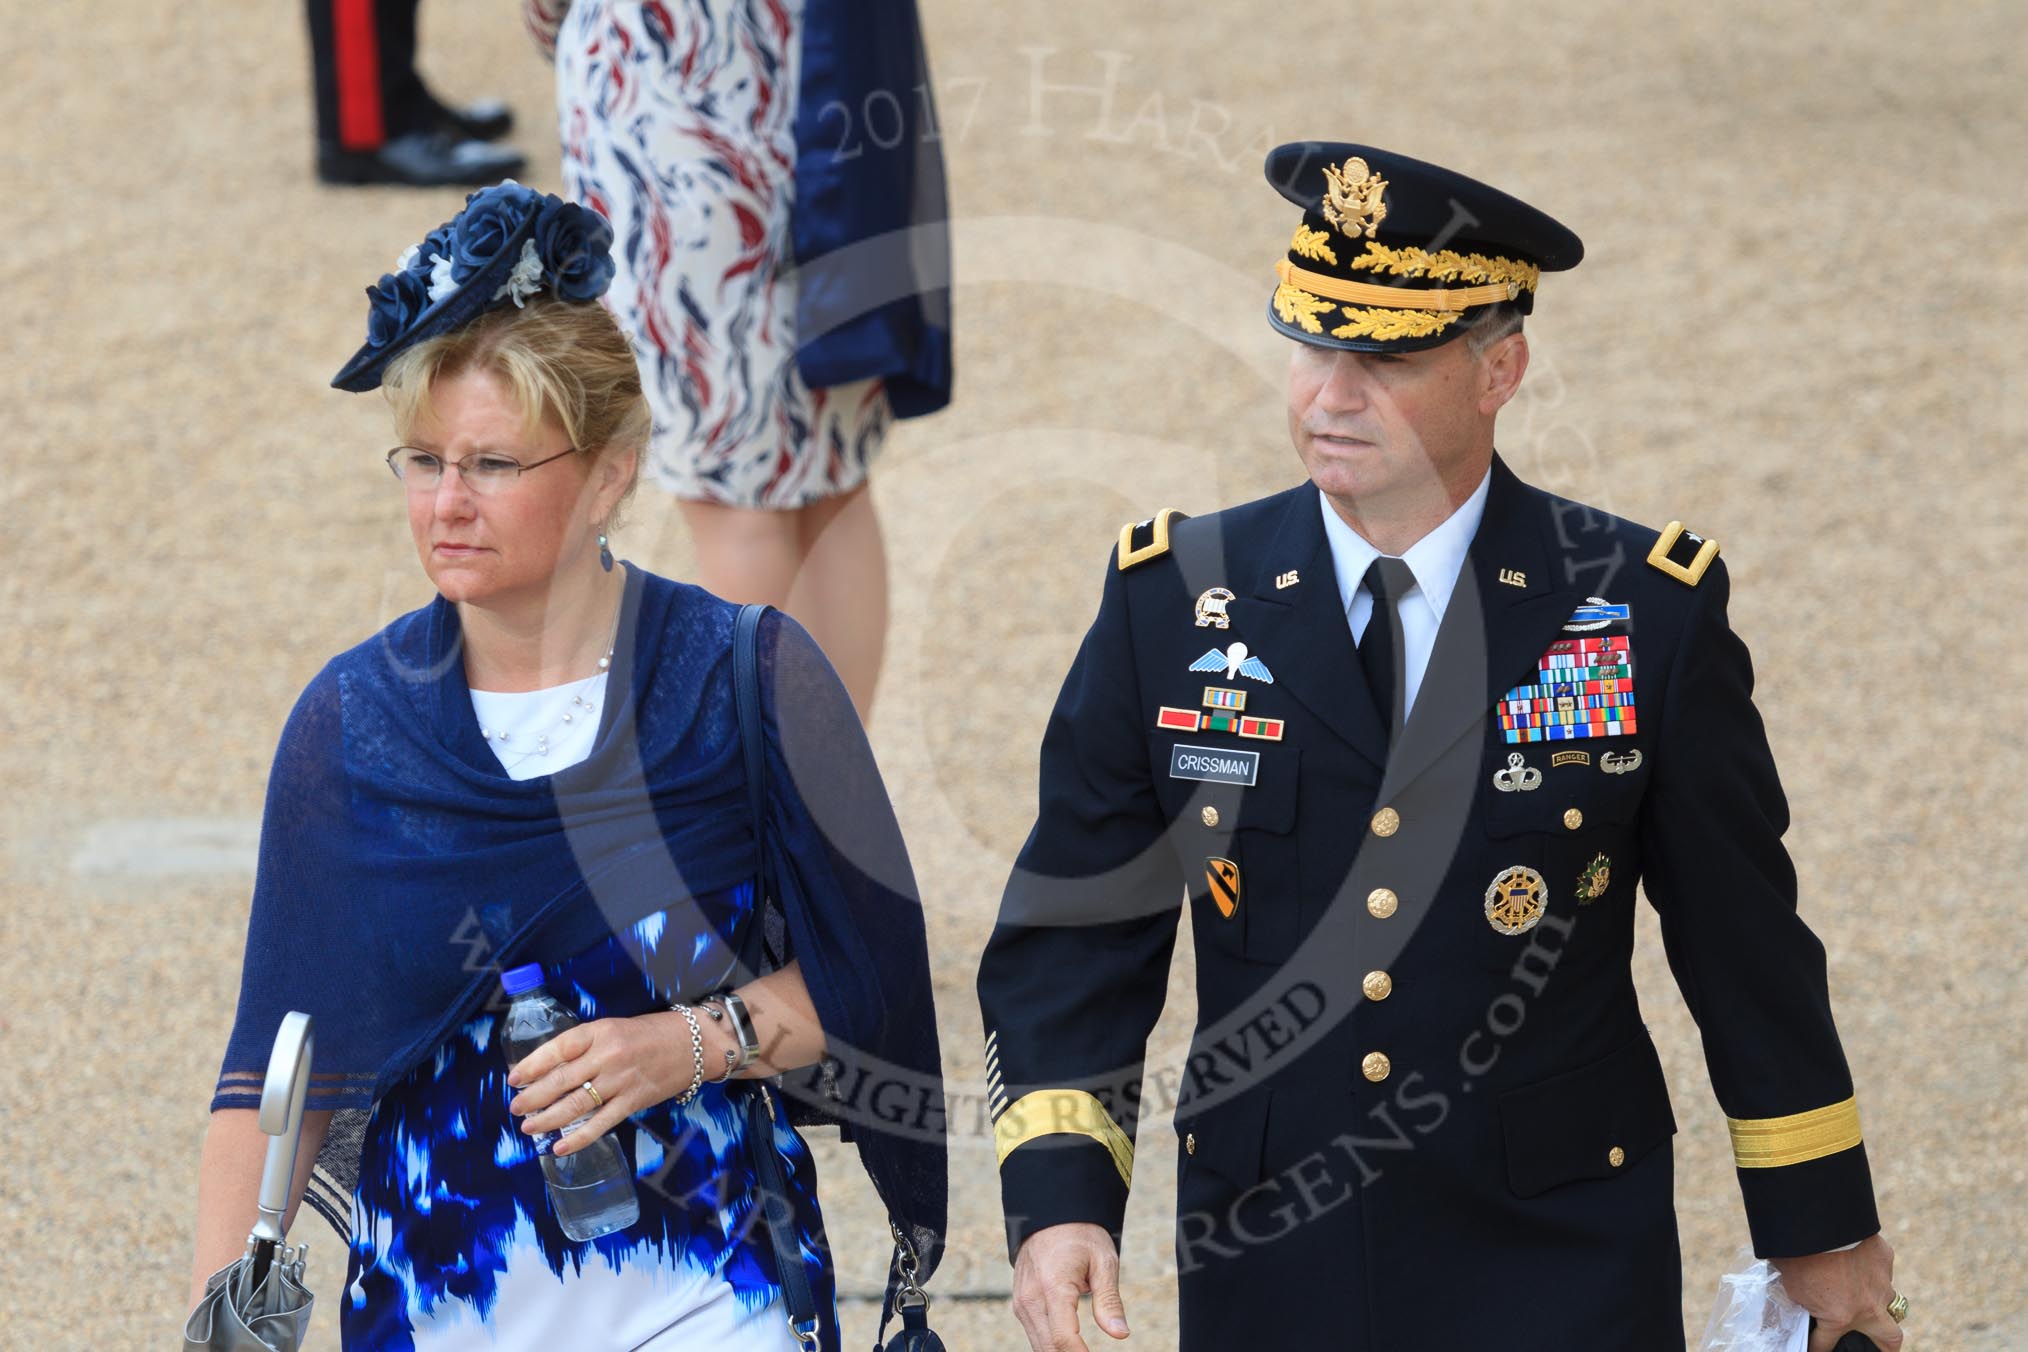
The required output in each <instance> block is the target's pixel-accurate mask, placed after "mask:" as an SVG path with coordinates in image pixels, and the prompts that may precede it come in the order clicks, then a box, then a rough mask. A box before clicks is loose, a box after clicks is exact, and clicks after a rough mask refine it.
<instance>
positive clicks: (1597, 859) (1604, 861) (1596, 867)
mask: <svg viewBox="0 0 2028 1352" xmlns="http://www.w3.org/2000/svg"><path fill="white" fill-rule="evenodd" d="M1612 885H1613V861H1612V860H1610V859H1608V858H1606V857H1605V856H1604V855H1602V854H1601V855H1596V856H1594V857H1593V859H1592V861H1591V862H1590V863H1589V864H1586V865H1585V866H1584V872H1582V873H1580V874H1578V875H1577V899H1578V901H1579V902H1580V903H1583V902H1587V901H1597V900H1598V899H1599V898H1600V897H1602V896H1604V895H1605V894H1606V889H1607V888H1608V887H1611V886H1612Z"/></svg>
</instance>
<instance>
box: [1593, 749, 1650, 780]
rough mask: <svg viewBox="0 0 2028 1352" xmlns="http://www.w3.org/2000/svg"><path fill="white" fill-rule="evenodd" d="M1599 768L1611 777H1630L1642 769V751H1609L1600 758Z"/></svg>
mask: <svg viewBox="0 0 2028 1352" xmlns="http://www.w3.org/2000/svg"><path fill="white" fill-rule="evenodd" d="M1598 768H1599V769H1601V770H1603V771H1605V772H1606V773H1607V774H1609V775H1630V774H1632V773H1633V772H1634V771H1636V770H1638V769H1640V768H1641V751H1640V748H1639V747H1635V748H1634V749H1633V750H1632V751H1626V752H1620V751H1608V752H1606V753H1605V754H1604V755H1603V756H1600V757H1599V758H1598Z"/></svg>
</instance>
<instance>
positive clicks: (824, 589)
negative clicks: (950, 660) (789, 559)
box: [784, 482, 887, 722]
mask: <svg viewBox="0 0 2028 1352" xmlns="http://www.w3.org/2000/svg"><path fill="white" fill-rule="evenodd" d="M784 515H789V514H788V513H784ZM793 515H794V518H795V521H796V525H797V529H798V531H799V544H800V547H801V550H802V560H803V561H802V567H801V568H800V569H799V570H798V571H797V573H796V576H795V581H794V583H793V585H792V586H791V587H790V589H789V602H788V605H787V606H785V607H784V609H786V610H787V611H788V612H789V613H790V614H791V615H793V616H795V617H796V619H797V620H799V621H800V622H801V623H802V625H803V627H804V628H806V629H808V630H809V631H810V635H811V637H813V638H815V639H816V640H817V645H818V646H819V647H821V648H822V649H823V650H824V655H825V656H826V657H828V658H830V659H831V665H832V666H833V667H836V668H837V670H838V676H839V679H841V680H842V681H844V682H845V689H846V691H847V692H848V693H850V694H851V696H852V703H853V705H854V706H855V707H856V708H857V709H858V710H859V718H860V721H861V722H867V721H870V720H871V719H872V717H873V694H874V688H875V687H876V686H877V685H878V684H879V682H880V663H881V659H882V657H883V656H884V655H885V653H886V650H887V550H886V546H885V545H884V544H883V543H882V541H881V537H880V517H879V516H878V514H876V512H875V511H874V508H873V494H872V492H871V490H870V488H869V487H868V485H867V484H866V483H864V482H862V483H861V484H860V485H859V486H858V487H857V488H855V489H852V490H851V491H850V492H848V493H841V494H839V495H838V496H837V497H831V498H823V499H820V500H819V501H817V502H813V503H811V504H810V505H809V506H807V507H804V508H802V509H801V510H799V511H797V512H795V513H793Z"/></svg>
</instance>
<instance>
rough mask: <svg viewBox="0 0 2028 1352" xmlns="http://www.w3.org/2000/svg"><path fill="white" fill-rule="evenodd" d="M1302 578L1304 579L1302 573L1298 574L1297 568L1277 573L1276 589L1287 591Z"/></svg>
mask: <svg viewBox="0 0 2028 1352" xmlns="http://www.w3.org/2000/svg"><path fill="white" fill-rule="evenodd" d="M1302 580H1303V579H1302V577H1301V575H1300V574H1298V573H1297V572H1296V570H1295V569H1293V568H1291V569H1289V571H1288V572H1286V573H1276V574H1275V590H1276V591H1287V590H1288V589H1289V588H1290V587H1293V586H1295V585H1296V584H1297V583H1298V582H1301V581H1302Z"/></svg>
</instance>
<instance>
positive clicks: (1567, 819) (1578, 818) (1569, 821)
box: [1563, 807, 1584, 831]
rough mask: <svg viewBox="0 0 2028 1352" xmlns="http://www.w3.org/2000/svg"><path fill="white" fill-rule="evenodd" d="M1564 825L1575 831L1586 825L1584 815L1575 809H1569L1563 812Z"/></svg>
mask: <svg viewBox="0 0 2028 1352" xmlns="http://www.w3.org/2000/svg"><path fill="white" fill-rule="evenodd" d="M1563 824H1564V825H1565V826H1567V827H1569V828H1570V829H1571V830H1573V831H1575V830H1576V829H1577V828H1578V827H1580V826H1583V825H1584V814H1583V813H1582V812H1579V811H1578V810H1577V809H1576V808H1574V807H1567V808H1565V809H1564V810H1563Z"/></svg>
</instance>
